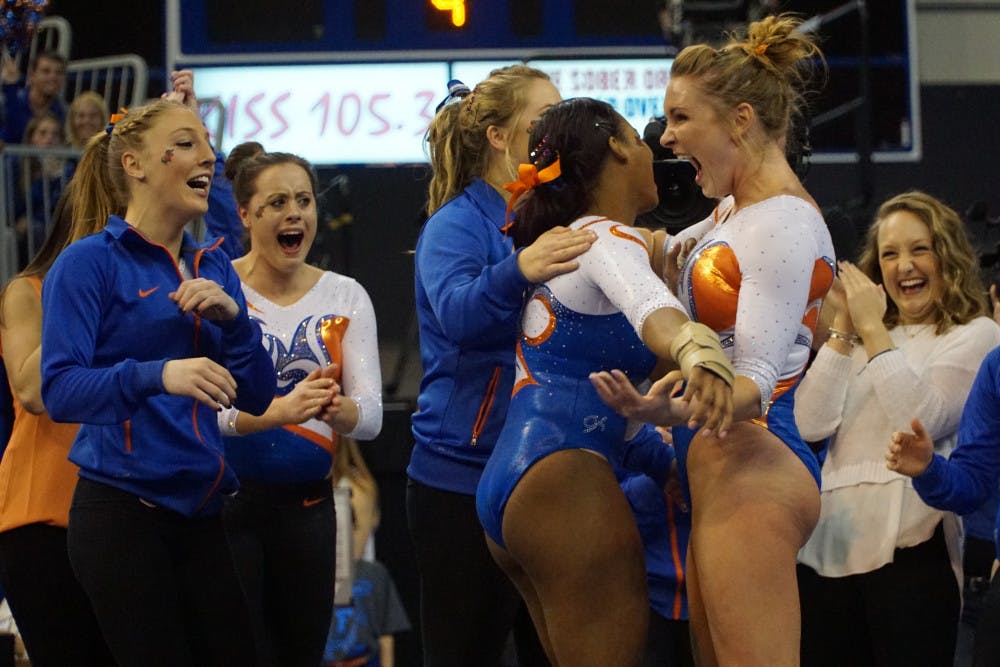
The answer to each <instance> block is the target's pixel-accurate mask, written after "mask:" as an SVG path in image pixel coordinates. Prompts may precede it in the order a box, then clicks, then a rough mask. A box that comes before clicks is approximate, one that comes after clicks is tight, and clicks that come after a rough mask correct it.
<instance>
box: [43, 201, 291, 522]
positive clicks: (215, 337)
mask: <svg viewBox="0 0 1000 667" xmlns="http://www.w3.org/2000/svg"><path fill="white" fill-rule="evenodd" d="M217 247H218V242H216V243H215V244H213V245H211V246H207V247H196V244H195V242H194V240H193V239H192V238H191V237H190V236H188V235H187V234H185V237H184V241H183V243H182V251H181V254H182V256H183V258H184V261H185V263H186V264H187V266H188V267H189V268H190V271H191V273H192V274H193V275H194V276H195V277H200V278H207V279H209V280H214V281H215V282H217V283H219V284H220V285H221V286H222V287H223V289H224V290H225V291H226V293H227V294H229V295H230V296H231V297H232V298H233V299H234V300H235V301H236V303H237V304H238V305H239V309H240V312H239V315H238V316H237V317H236V318H235V319H233V320H230V321H227V322H219V323H216V322H212V321H209V320H206V319H203V318H201V317H198V316H196V315H193V314H189V315H181V314H180V311H179V310H178V308H177V305H176V304H175V303H174V302H173V301H172V300H171V299H170V298H169V297H168V296H167V295H168V294H170V293H171V292H173V291H174V290H176V289H177V286H178V285H179V284H180V283H181V281H182V280H183V277H182V275H181V272H180V269H179V267H178V265H177V263H176V262H175V261H174V259H173V257H172V255H171V254H170V251H168V250H167V249H166V248H165V247H163V246H161V245H158V244H155V243H153V242H151V241H149V240H148V239H147V238H146V237H144V236H143V235H142V234H141V233H140V232H138V231H137V230H136V229H135V228H134V227H132V226H131V225H129V224H128V223H126V222H125V221H124V220H123V219H122V218H120V217H118V216H111V217H110V218H109V219H108V225H107V227H106V228H105V229H104V230H103V231H101V232H98V233H97V234H94V235H92V236H89V237H87V238H85V239H82V240H80V241H77V242H76V243H73V244H72V245H70V246H69V247H68V248H66V250H64V251H63V252H62V254H61V255H60V256H59V258H58V259H57V260H56V262H55V264H54V265H53V266H52V269H51V270H50V271H49V273H48V275H47V276H46V278H45V282H44V284H43V288H42V307H43V317H42V350H43V352H42V399H43V400H44V402H45V407H46V409H47V410H48V413H49V415H51V417H52V419H54V420H55V421H64V422H79V423H81V424H82V426H81V428H80V431H79V434H78V435H77V437H76V440H75V442H74V443H73V447H72V449H71V450H70V457H69V458H70V460H71V461H73V462H74V463H76V464H77V465H78V466H80V476H81V477H84V478H87V479H91V480H94V481H97V482H101V483H104V484H108V485H111V486H114V487H116V488H119V489H122V490H124V491H126V492H128V493H132V494H135V495H136V496H138V497H140V498H142V499H144V500H147V501H149V502H152V503H154V504H156V505H160V506H162V507H166V508H169V509H172V510H175V511H177V512H180V513H181V514H184V515H187V516H196V515H209V514H214V513H216V512H218V511H219V510H220V509H221V505H222V502H221V499H222V495H223V494H229V493H233V492H235V491H236V489H237V488H238V483H237V480H236V476H235V475H234V474H233V472H232V471H231V470H230V469H229V467H228V466H227V465H226V463H225V461H224V459H223V456H222V452H223V448H222V438H221V435H220V433H219V428H218V424H217V422H216V413H215V411H214V410H213V409H212V408H211V407H208V406H206V405H204V404H202V403H199V402H198V401H196V400H194V399H193V398H189V397H187V396H174V395H170V394H167V393H166V392H165V391H164V389H163V380H162V375H163V365H164V364H165V363H166V362H167V361H170V360H174V359H185V358H190V357H208V358H210V359H212V360H214V361H215V362H217V363H219V364H221V365H222V366H224V367H226V368H227V369H228V370H229V372H230V373H231V374H232V375H233V377H234V378H235V380H236V384H237V398H236V401H235V404H236V406H237V407H238V408H239V409H241V410H245V411H247V412H249V413H251V414H255V415H260V414H262V413H263V412H264V411H265V410H266V409H267V406H268V405H269V404H270V402H271V399H272V398H273V397H274V394H275V374H274V367H273V365H272V364H271V359H270V358H269V357H268V355H267V351H266V350H265V349H264V347H263V346H262V345H261V344H260V340H261V332H260V327H259V326H258V325H257V324H255V323H254V322H252V321H251V320H250V318H249V317H248V316H247V306H246V301H245V300H244V298H243V291H242V289H241V288H240V280H239V277H238V276H237V275H236V272H235V271H234V270H233V268H232V265H231V264H230V262H229V257H227V256H226V254H225V253H224V252H222V251H221V250H219V249H217Z"/></svg>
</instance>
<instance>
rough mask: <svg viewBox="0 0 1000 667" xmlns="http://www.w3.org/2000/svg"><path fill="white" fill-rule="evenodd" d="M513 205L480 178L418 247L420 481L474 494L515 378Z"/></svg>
mask: <svg viewBox="0 0 1000 667" xmlns="http://www.w3.org/2000/svg"><path fill="white" fill-rule="evenodd" d="M506 209H507V205H506V202H505V201H504V198H503V197H502V196H500V193H498V192H497V191H496V190H494V189H493V188H492V187H491V186H490V185H489V184H487V183H486V182H485V181H483V180H480V179H477V180H475V181H473V182H472V183H471V184H470V185H469V186H468V187H467V188H465V190H463V191H462V192H461V193H460V194H459V195H457V196H456V197H454V198H453V199H451V200H449V201H448V202H447V203H445V204H444V206H442V207H441V208H440V209H438V210H437V211H435V213H434V215H432V216H431V217H430V219H429V220H428V221H427V224H426V225H425V226H424V229H423V231H422V232H421V234H420V240H419V241H418V242H417V251H416V308H417V319H418V322H419V325H420V359H421V361H422V362H423V369H424V376H423V378H422V379H421V381H420V395H419V396H418V397H417V412H416V413H415V414H414V415H413V421H412V424H413V437H414V438H415V440H416V445H415V447H414V450H413V455H412V457H411V459H410V465H409V467H408V468H407V473H408V474H409V476H410V477H412V478H413V479H415V480H416V481H418V482H420V483H422V484H426V485H427V486H431V487H433V488H437V489H441V490H444V491H451V492H454V493H463V494H467V495H475V494H476V487H477V486H478V484H479V477H480V475H481V474H482V471H483V468H484V467H485V466H486V460H487V459H488V458H489V456H490V452H492V451H493V445H494V444H495V443H496V439H497V436H498V435H499V434H500V428H501V427H502V426H503V422H504V417H505V416H506V414H507V406H508V405H509V403H510V393H511V389H512V388H513V386H514V346H515V343H516V341H517V331H518V323H519V316H520V313H521V305H522V300H523V298H524V291H525V289H526V288H528V287H529V286H530V284H531V283H529V282H528V281H527V280H526V279H525V277H524V276H523V275H522V274H521V271H520V269H519V268H518V266H517V255H516V254H514V252H513V242H512V241H511V239H510V238H509V237H507V236H505V235H504V234H503V233H502V232H501V231H500V228H501V227H502V226H503V224H504V216H505V214H506Z"/></svg>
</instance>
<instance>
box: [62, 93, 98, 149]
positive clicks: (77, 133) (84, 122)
mask: <svg viewBox="0 0 1000 667" xmlns="http://www.w3.org/2000/svg"><path fill="white" fill-rule="evenodd" d="M104 123H105V118H104V113H103V110H102V109H101V107H100V106H98V105H97V104H95V103H92V102H87V101H85V102H82V103H80V104H77V105H74V107H73V108H71V109H70V117H69V124H70V127H71V128H72V130H73V136H74V137H76V140H77V141H78V142H79V143H80V144H81V145H83V144H86V143H87V140H88V139H89V138H90V137H92V136H94V135H95V134H97V133H98V132H100V131H101V130H103V129H104Z"/></svg>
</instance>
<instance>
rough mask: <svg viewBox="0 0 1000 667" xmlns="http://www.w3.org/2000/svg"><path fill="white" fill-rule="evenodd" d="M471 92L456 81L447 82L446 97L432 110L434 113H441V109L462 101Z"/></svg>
mask: <svg viewBox="0 0 1000 667" xmlns="http://www.w3.org/2000/svg"><path fill="white" fill-rule="evenodd" d="M471 92H472V90H470V89H469V87H468V86H467V85H465V84H464V83H462V82H461V81H459V80H458V79H452V80H451V81H449V82H448V95H447V96H445V98H444V99H443V100H441V102H440V103H439V104H438V105H437V106H436V107H435V108H434V113H437V112H439V111H441V109H443V108H445V107H446V106H448V105H449V104H454V103H455V102H458V101H460V100H462V99H464V98H465V97H466V96H467V95H468V94H469V93H471Z"/></svg>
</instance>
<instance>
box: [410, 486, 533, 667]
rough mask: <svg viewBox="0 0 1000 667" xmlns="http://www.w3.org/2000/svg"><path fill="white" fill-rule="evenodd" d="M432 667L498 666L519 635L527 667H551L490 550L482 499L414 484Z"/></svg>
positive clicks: (415, 535) (427, 657) (413, 527)
mask: <svg viewBox="0 0 1000 667" xmlns="http://www.w3.org/2000/svg"><path fill="white" fill-rule="evenodd" d="M406 514H407V519H408V522H409V527H410V536H411V538H412V539H413V546H414V550H415V552H416V559H417V568H418V570H419V572H420V632H421V638H422V641H423V647H424V667H470V666H472V665H475V666H476V667H494V666H495V665H497V664H498V662H499V660H500V656H501V655H502V654H503V650H504V646H505V644H506V641H507V637H508V636H509V635H510V632H511V630H512V629H513V630H514V639H515V642H516V644H517V652H518V663H519V665H520V667H540V666H546V665H548V664H549V663H548V660H546V658H545V654H544V652H543V650H542V648H541V644H540V642H539V641H538V636H537V634H535V630H534V626H533V625H532V624H531V620H530V616H529V615H528V614H527V612H526V609H525V606H524V602H523V601H522V600H521V597H520V596H519V595H518V593H517V590H516V589H515V588H514V585H513V584H512V583H511V581H510V580H509V579H508V578H507V575H505V574H504V573H503V571H502V570H501V569H500V567H499V566H498V565H497V564H496V562H495V561H494V560H493V557H492V556H491V555H490V552H489V551H488V550H487V548H486V537H485V533H484V532H483V527H482V525H480V523H479V516H478V515H477V514H476V498H475V496H470V495H465V494H461V493H450V492H448V491H440V490H438V489H434V488H431V487H429V486H425V485H423V484H420V483H419V482H415V481H414V480H412V479H411V480H409V481H408V483H407V487H406Z"/></svg>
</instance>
